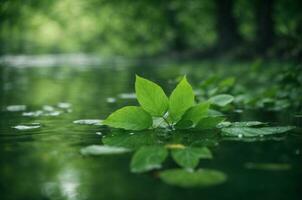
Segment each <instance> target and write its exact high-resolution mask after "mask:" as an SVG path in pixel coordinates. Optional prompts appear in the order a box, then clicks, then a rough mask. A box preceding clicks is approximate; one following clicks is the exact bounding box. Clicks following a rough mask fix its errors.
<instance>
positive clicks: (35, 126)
mask: <svg viewBox="0 0 302 200" xmlns="http://www.w3.org/2000/svg"><path fill="white" fill-rule="evenodd" d="M40 127H41V125H38V124H32V125H17V126H14V127H13V128H14V129H17V130H20V131H26V130H32V129H37V128H40Z"/></svg>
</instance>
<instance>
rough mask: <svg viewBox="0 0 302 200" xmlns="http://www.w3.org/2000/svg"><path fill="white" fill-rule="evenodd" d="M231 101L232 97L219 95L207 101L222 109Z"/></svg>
mask: <svg viewBox="0 0 302 200" xmlns="http://www.w3.org/2000/svg"><path fill="white" fill-rule="evenodd" d="M233 100H234V97H233V96H232V95H229V94H220V95H216V96H213V97H211V98H210V99H209V102H211V103H212V104H214V105H217V106H221V107H223V106H226V105H228V104H229V103H231V102H232V101H233Z"/></svg>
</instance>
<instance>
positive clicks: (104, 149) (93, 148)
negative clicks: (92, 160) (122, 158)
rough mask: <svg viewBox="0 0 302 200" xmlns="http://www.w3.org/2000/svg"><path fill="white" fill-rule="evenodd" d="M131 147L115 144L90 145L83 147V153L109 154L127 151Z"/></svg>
mask: <svg viewBox="0 0 302 200" xmlns="http://www.w3.org/2000/svg"><path fill="white" fill-rule="evenodd" d="M129 151H130V149H126V148H123V147H114V146H102V145H90V146H88V147H84V148H82V149H81V154H83V155H94V156H95V155H108V154H121V153H127V152H129Z"/></svg>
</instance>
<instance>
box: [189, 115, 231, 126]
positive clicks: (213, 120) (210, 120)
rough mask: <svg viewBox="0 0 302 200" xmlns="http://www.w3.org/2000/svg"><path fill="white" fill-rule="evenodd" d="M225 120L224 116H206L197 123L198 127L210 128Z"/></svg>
mask: <svg viewBox="0 0 302 200" xmlns="http://www.w3.org/2000/svg"><path fill="white" fill-rule="evenodd" d="M223 120H225V118H224V117H222V116H217V117H205V118H202V119H201V120H200V121H199V122H198V123H197V125H196V127H195V128H196V129H210V128H216V126H217V125H218V124H219V123H220V122H222V121H223Z"/></svg>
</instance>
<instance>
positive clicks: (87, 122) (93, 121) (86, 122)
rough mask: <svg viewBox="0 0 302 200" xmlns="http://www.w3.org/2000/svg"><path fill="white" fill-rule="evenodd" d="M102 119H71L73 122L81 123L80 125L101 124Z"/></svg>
mask: <svg viewBox="0 0 302 200" xmlns="http://www.w3.org/2000/svg"><path fill="white" fill-rule="evenodd" d="M102 122H103V120H101V119H79V120H75V121H73V123H74V124H81V125H99V126H100V125H102Z"/></svg>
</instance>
